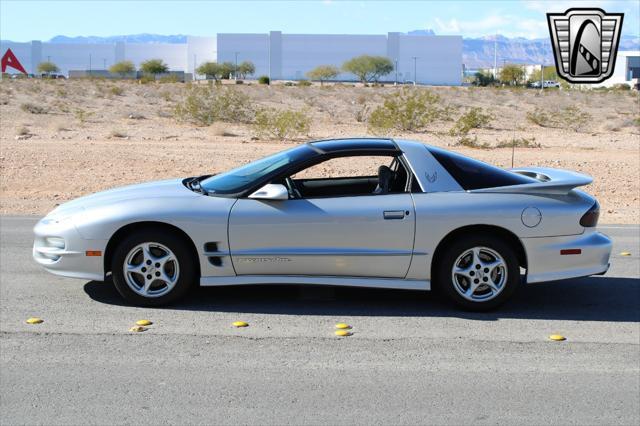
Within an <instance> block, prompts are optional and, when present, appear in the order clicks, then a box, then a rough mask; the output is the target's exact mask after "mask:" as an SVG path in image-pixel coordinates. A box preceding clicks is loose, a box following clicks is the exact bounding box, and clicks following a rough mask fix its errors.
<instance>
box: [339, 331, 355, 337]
mask: <svg viewBox="0 0 640 426" xmlns="http://www.w3.org/2000/svg"><path fill="white" fill-rule="evenodd" d="M335 334H336V336H340V337H346V336H351V335H352V334H353V333H352V332H350V331H347V330H336V332H335Z"/></svg>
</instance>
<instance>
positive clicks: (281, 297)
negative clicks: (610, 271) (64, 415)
mask: <svg viewBox="0 0 640 426" xmlns="http://www.w3.org/2000/svg"><path fill="white" fill-rule="evenodd" d="M84 290H85V292H86V293H87V295H89V297H91V299H93V300H95V301H97V302H100V303H105V304H111V305H122V306H126V305H127V303H126V302H125V301H124V300H123V299H122V298H121V297H120V295H119V294H118V293H117V291H116V290H115V288H114V286H113V284H112V283H111V282H105V283H103V282H97V281H91V282H88V283H87V284H85V286H84ZM639 302H640V280H639V279H634V278H617V277H589V278H578V279H573V280H565V281H558V282H549V283H541V284H529V285H525V286H522V287H521V288H520V290H519V291H518V293H517V294H516V296H515V297H514V299H513V300H512V301H510V302H509V303H507V304H505V305H504V306H502V307H501V308H499V309H498V310H496V311H493V312H488V313H474V312H465V311H462V310H460V309H458V308H456V307H454V306H452V305H450V304H449V303H448V302H447V301H446V300H443V298H442V297H441V296H439V295H438V294H436V293H434V292H424V291H409V290H386V289H370V288H353V287H325V286H309V285H251V286H228V287H200V288H197V289H195V290H194V291H192V292H191V293H190V294H189V295H188V296H187V297H185V298H184V299H183V300H182V301H180V302H178V303H176V304H174V305H171V306H168V307H162V308H157V309H173V310H187V311H205V312H241V313H256V314H278V315H328V316H347V315H349V316H390V317H456V318H468V319H474V320H486V321H495V320H498V319H500V318H518V319H547V320H576V321H578V320H580V321H585V320H587V321H619V322H633V321H640V303H639Z"/></svg>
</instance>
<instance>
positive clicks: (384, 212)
mask: <svg viewBox="0 0 640 426" xmlns="http://www.w3.org/2000/svg"><path fill="white" fill-rule="evenodd" d="M414 229H415V212H414V207H413V201H412V198H411V195H410V194H409V193H398V194H383V195H359V196H347V197H344V196H336V197H319V198H308V199H288V200H257V199H251V198H242V199H240V200H238V202H237V203H236V204H235V205H234V206H233V209H232V210H231V213H230V217H229V244H230V251H231V258H232V261H233V266H234V268H235V271H236V274H238V275H254V274H255V275H316V276H350V277H380V278H404V277H405V275H406V273H407V271H408V269H409V264H410V262H411V257H412V251H413V239H414Z"/></svg>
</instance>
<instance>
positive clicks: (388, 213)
mask: <svg viewBox="0 0 640 426" xmlns="http://www.w3.org/2000/svg"><path fill="white" fill-rule="evenodd" d="M406 213H408V212H406ZM383 216H384V218H385V219H387V220H389V219H404V216H405V211H404V210H385V211H384V213H383Z"/></svg>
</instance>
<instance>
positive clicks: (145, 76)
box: [140, 74, 156, 84]
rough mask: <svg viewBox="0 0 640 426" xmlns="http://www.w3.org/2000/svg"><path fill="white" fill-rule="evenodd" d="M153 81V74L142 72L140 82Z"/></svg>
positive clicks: (154, 78) (154, 80)
mask: <svg viewBox="0 0 640 426" xmlns="http://www.w3.org/2000/svg"><path fill="white" fill-rule="evenodd" d="M155 82H156V76H155V75H153V74H143V75H142V76H141V77H140V83H141V84H148V83H155Z"/></svg>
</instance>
